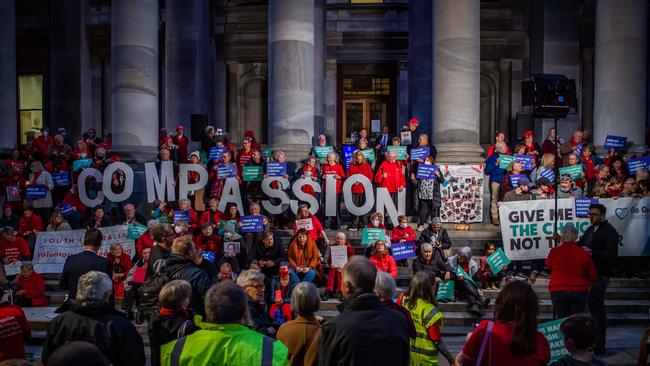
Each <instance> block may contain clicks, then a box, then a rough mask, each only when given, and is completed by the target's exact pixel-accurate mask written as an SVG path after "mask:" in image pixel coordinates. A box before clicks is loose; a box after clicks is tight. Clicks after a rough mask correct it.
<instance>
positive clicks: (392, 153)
mask: <svg viewBox="0 0 650 366" xmlns="http://www.w3.org/2000/svg"><path fill="white" fill-rule="evenodd" d="M391 155H395V156H397V153H396V152H395V151H393V150H388V151H386V153H385V154H384V156H386V159H388V157H389V156H391Z"/></svg>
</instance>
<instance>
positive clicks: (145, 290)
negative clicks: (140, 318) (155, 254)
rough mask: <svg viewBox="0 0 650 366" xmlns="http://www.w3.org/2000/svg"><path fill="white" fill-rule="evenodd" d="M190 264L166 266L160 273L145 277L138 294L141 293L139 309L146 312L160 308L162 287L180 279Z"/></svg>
mask: <svg viewBox="0 0 650 366" xmlns="http://www.w3.org/2000/svg"><path fill="white" fill-rule="evenodd" d="M189 266H190V265H189V264H184V265H179V266H164V267H162V268H161V269H160V270H159V271H158V273H156V274H154V275H153V276H151V277H149V278H147V279H145V280H144V282H143V283H142V285H140V288H139V289H138V294H139V295H140V300H139V303H138V309H139V310H141V311H144V312H153V311H156V310H157V309H158V294H159V293H160V289H162V287H163V286H164V285H165V284H166V283H168V282H171V281H172V280H177V279H179V278H180V276H181V274H182V273H183V270H184V269H185V268H188V267H189Z"/></svg>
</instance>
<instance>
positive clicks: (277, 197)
mask: <svg viewBox="0 0 650 366" xmlns="http://www.w3.org/2000/svg"><path fill="white" fill-rule="evenodd" d="M116 170H121V171H123V172H124V177H125V182H124V190H123V191H122V192H120V193H115V192H113V190H112V188H111V176H112V175H113V173H114V172H115V171H116ZM189 172H196V173H197V174H198V175H199V181H198V182H197V183H189V182H188V178H187V176H188V173H189ZM144 173H145V182H146V186H147V201H148V202H149V203H151V202H153V201H154V200H155V199H159V200H162V201H176V200H177V197H176V190H175V185H176V183H175V181H174V168H173V165H172V162H170V161H164V162H162V163H161V164H160V172H158V171H157V169H156V163H145V164H144ZM91 177H92V178H94V179H95V181H96V182H102V189H101V191H98V192H97V196H96V197H95V198H92V199H91V198H90V197H88V194H87V191H86V181H87V179H88V178H91ZM133 179H134V174H133V169H132V168H131V167H130V166H129V165H127V164H125V163H123V162H115V163H111V164H109V165H108V166H107V167H106V169H104V174H102V172H100V171H99V170H97V169H95V168H88V169H85V170H83V171H82V172H81V174H79V178H78V181H77V183H78V187H79V198H80V199H81V202H82V203H83V204H84V205H86V206H88V207H95V206H97V205H99V204H101V203H102V202H104V198H106V199H108V200H109V201H112V202H122V201H125V200H127V199H128V198H129V197H130V196H131V195H132V194H133ZM273 181H277V182H278V186H279V188H276V189H274V188H271V182H273ZM207 182H208V172H207V170H205V168H204V167H203V166H201V165H199V164H179V182H178V199H181V198H187V194H188V192H191V191H196V190H198V189H201V188H202V187H204V186H205V185H206V184H207ZM355 183H361V184H362V185H363V188H364V191H365V195H366V200H365V203H364V204H363V206H360V207H358V206H355V205H354V203H353V201H352V186H353V185H354V184H355ZM325 184H327V185H328V186H327V189H326V192H325V201H324V202H325V206H326V207H325V215H326V216H336V208H335V205H336V181H335V180H334V178H333V177H329V176H328V178H327V179H326V181H325ZM306 185H309V186H311V187H312V188H313V189H314V191H315V192H317V193H320V192H322V189H321V186H320V185H319V184H318V183H316V182H314V181H313V180H311V179H298V180H297V181H295V182H294V183H293V186H292V187H291V191H292V192H293V196H294V197H295V199H291V198H290V197H289V194H288V193H287V192H286V189H288V188H289V186H290V183H289V181H288V180H287V179H285V178H283V177H268V178H265V179H264V180H263V181H262V191H263V192H264V194H265V195H266V196H267V197H268V198H269V199H266V200H263V201H262V206H263V207H264V209H265V210H266V211H267V212H269V213H270V214H272V215H277V214H280V213H282V212H284V211H285V210H287V209H288V208H289V207H291V210H292V211H293V212H294V213H296V212H297V211H298V203H299V202H307V203H308V204H309V205H310V209H309V211H310V212H311V213H312V215H314V214H316V213H317V212H318V210H319V208H320V205H319V202H318V199H316V197H314V196H312V195H310V194H308V193H305V192H303V191H302V187H304V186H306ZM231 202H232V203H235V204H236V205H237V209H238V210H239V212H244V206H243V204H242V199H241V193H240V185H239V182H238V181H237V178H227V179H226V180H225V184H224V187H223V194H222V196H221V200H220V202H219V210H220V211H225V209H226V205H227V204H228V203H231ZM343 202H344V204H345V207H346V209H347V211H348V212H350V213H351V214H352V215H357V216H361V215H365V214H367V213H368V212H370V211H371V210H372V208H373V207H374V206H375V203H376V207H377V210H376V211H377V212H381V213H382V214H384V210H386V213H387V215H388V216H389V217H390V218H391V220H392V222H397V216H398V215H402V214H404V212H405V210H406V191H405V190H404V191H402V192H400V193H398V195H397V207H395V204H394V203H393V201H392V200H391V198H390V194H389V193H388V190H387V189H386V188H377V197H376V200H375V197H374V196H373V187H372V182H371V181H370V180H369V179H368V178H367V177H365V176H364V175H362V174H355V175H353V176H351V177H349V178H347V179H346V180H345V182H344V183H343Z"/></svg>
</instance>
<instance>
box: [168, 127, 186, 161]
mask: <svg viewBox="0 0 650 366" xmlns="http://www.w3.org/2000/svg"><path fill="white" fill-rule="evenodd" d="M172 142H173V143H174V145H176V146H178V158H179V163H187V145H188V144H189V140H188V139H187V136H185V127H183V125H178V127H176V134H175V135H174V136H172Z"/></svg>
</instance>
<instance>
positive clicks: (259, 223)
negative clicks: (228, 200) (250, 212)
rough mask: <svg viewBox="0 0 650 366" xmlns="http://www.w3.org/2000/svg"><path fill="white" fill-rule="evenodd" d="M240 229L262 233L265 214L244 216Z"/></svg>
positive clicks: (246, 231)
mask: <svg viewBox="0 0 650 366" xmlns="http://www.w3.org/2000/svg"><path fill="white" fill-rule="evenodd" d="M240 222H241V226H240V227H239V231H241V232H242V233H261V232H262V231H264V216H259V215H258V216H242V217H241V219H240Z"/></svg>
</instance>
